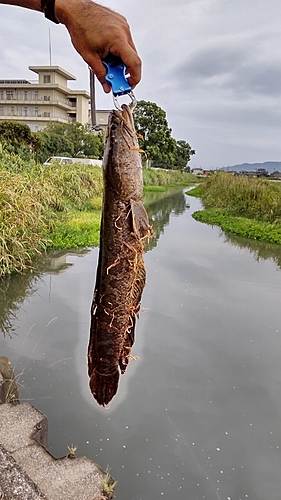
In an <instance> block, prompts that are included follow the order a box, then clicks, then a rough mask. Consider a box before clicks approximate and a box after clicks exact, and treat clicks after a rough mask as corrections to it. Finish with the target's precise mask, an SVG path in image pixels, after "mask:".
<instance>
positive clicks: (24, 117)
mask: <svg viewBox="0 0 281 500" xmlns="http://www.w3.org/2000/svg"><path fill="white" fill-rule="evenodd" d="M29 69H30V70H31V71H33V72H34V73H36V74H37V75H38V79H37V80H36V81H34V80H33V81H29V80H1V79H0V121H4V120H13V121H19V122H20V123H25V124H26V125H28V126H29V127H30V129H31V130H32V131H33V132H36V131H39V130H42V129H43V128H44V127H45V126H46V125H47V123H48V122H50V121H57V122H62V123H68V122H80V123H83V124H86V123H89V99H90V94H89V93H88V92H87V91H86V90H71V89H70V88H69V87H68V86H67V82H68V81H69V80H76V78H75V76H73V75H72V74H71V73H68V72H67V71H65V70H64V69H62V68H60V67H59V66H29Z"/></svg>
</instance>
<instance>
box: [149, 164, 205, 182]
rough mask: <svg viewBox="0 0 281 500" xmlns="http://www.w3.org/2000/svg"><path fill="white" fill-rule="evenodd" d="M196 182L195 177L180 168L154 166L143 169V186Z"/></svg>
mask: <svg viewBox="0 0 281 500" xmlns="http://www.w3.org/2000/svg"><path fill="white" fill-rule="evenodd" d="M195 182H197V180H196V177H195V176H194V175H192V174H189V173H188V172H181V171H180V170H163V169H155V168H144V169H143V183H144V186H166V185H168V184H169V185H181V186H188V185H189V184H193V183H195Z"/></svg>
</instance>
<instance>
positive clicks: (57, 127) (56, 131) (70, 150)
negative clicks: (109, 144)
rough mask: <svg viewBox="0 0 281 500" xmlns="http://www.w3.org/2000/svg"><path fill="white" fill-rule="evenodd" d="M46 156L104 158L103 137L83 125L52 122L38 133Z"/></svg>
mask: <svg viewBox="0 0 281 500" xmlns="http://www.w3.org/2000/svg"><path fill="white" fill-rule="evenodd" d="M38 135H39V136H40V138H41V141H42V149H44V150H45V152H46V153H47V152H48V154H45V156H47V157H48V156H74V157H87V158H89V157H92V158H102V155H103V137H102V135H101V134H99V135H94V134H93V132H92V131H91V128H90V127H89V126H88V125H82V123H78V122H73V123H57V122H50V123H48V125H47V127H46V128H45V129H44V130H43V131H42V132H38Z"/></svg>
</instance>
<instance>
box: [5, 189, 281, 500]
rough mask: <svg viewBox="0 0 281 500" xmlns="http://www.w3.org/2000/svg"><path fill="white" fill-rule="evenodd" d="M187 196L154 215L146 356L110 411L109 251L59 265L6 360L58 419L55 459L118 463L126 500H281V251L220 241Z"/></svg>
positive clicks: (24, 316) (143, 334) (23, 314)
mask: <svg viewBox="0 0 281 500" xmlns="http://www.w3.org/2000/svg"><path fill="white" fill-rule="evenodd" d="M162 196H163V195H162V194H161V197H162ZM175 196H176V199H175V200H174V201H172V200H170V202H169V203H170V207H171V210H170V212H169V211H167V210H166V208H164V209H163V213H162V208H161V207H160V206H159V205H158V204H157V203H156V200H155V199H153V200H151V203H148V205H147V208H148V210H150V208H151V207H152V206H153V204H154V206H155V210H152V209H151V211H150V216H151V218H153V216H155V220H156V226H155V232H156V233H157V234H158V237H159V235H161V239H160V241H159V245H158V246H157V247H156V248H155V247H154V249H153V251H150V252H148V253H147V254H146V256H145V261H146V267H147V276H148V279H147V282H148V283H147V287H146V289H145V292H144V297H143V307H144V308H145V309H146V312H142V313H141V315H140V319H139V322H138V325H137V335H136V344H135V346H134V352H133V354H135V355H137V356H138V357H139V359H138V360H137V361H134V362H132V363H130V365H129V367H128V373H127V374H126V378H125V380H124V381H123V384H121V387H120V390H119V391H118V394H117V396H116V400H114V401H113V403H112V406H111V407H110V408H109V409H107V410H104V409H100V408H99V407H98V405H97V404H96V403H95V401H93V398H92V395H91V393H90V391H89V389H88V376H87V360H86V348H87V343H88V332H89V316H90V315H89V309H90V301H91V297H92V291H93V285H94V280H95V271H96V264H97V257H98V249H92V250H91V251H89V252H88V253H87V254H85V255H84V256H83V258H81V257H79V256H76V255H73V254H71V255H69V256H67V257H66V258H65V259H64V257H63V256H62V255H59V256H58V260H57V262H56V261H53V262H52V263H51V264H50V265H49V270H50V273H48V275H47V277H46V275H44V274H43V275H40V278H41V280H40V281H38V282H37V285H38V288H37V291H36V292H35V293H34V294H33V295H30V296H28V298H27V300H26V301H25V302H24V303H22V304H21V307H20V309H19V311H18V313H19V323H18V328H17V334H18V336H13V337H12V339H10V338H9V337H6V338H5V339H3V338H0V347H1V351H0V354H1V355H5V356H7V357H9V358H10V359H11V361H12V363H13V366H15V365H16V370H15V373H16V374H17V373H19V371H21V372H23V378H22V377H21V379H20V382H21V387H20V391H21V393H23V399H26V398H27V399H29V398H31V400H32V403H33V404H34V405H35V406H37V407H38V408H39V409H40V410H41V411H42V412H43V413H45V414H47V415H48V419H49V431H50V432H49V437H50V449H51V452H52V453H53V454H54V455H56V456H61V455H63V454H64V453H66V452H67V446H69V445H71V443H73V444H74V445H78V452H79V453H78V454H79V455H86V456H89V457H90V458H91V459H93V460H95V461H96V462H97V463H99V464H100V465H101V466H102V467H103V468H104V469H105V468H106V466H107V465H109V466H110V468H111V472H112V475H113V476H114V477H115V478H116V479H117V480H118V485H117V490H116V494H117V499H120V500H161V499H162V498H164V499H165V498H166V499H174V498H175V499H176V500H186V499H188V500H218V499H221V500H223V499H224V500H226V499H231V500H239V499H240V498H241V499H246V498H248V499H249V500H250V499H252V500H269V499H270V500H280V489H281V479H280V463H281V458H280V457H281V456H280V450H281V438H280V436H281V424H280V422H281V396H280V394H281V392H280V387H281V369H280V353H281V336H280V322H281V317H280V287H281V282H280V281H281V274H280V273H279V272H277V270H276V266H277V268H279V262H280V260H279V253H278V252H277V253H276V251H277V250H278V249H277V248H276V247H273V246H272V248H271V249H270V245H264V244H260V243H257V242H249V241H246V240H244V241H243V240H240V239H237V238H236V237H234V238H232V237H231V240H230V239H229V238H230V237H229V236H227V237H226V238H225V239H223V238H220V237H219V230H218V228H212V227H210V226H207V225H205V224H201V223H198V222H196V221H194V220H193V219H192V217H190V213H191V211H192V210H193V209H194V210H196V209H198V204H199V202H198V200H196V199H193V198H192V199H191V200H190V204H191V210H190V211H187V210H186V203H185V201H184V200H185V197H184V195H183V196H182V195H181V194H180V197H178V194H175ZM177 200H181V201H179V202H178V201H177ZM183 201H184V203H183ZM178 203H179V205H177V204H178ZM177 206H179V209H177V208H176V207H177ZM176 210H179V213H180V216H177V217H174V216H171V215H172V214H173V213H174V214H175V213H176ZM165 221H168V222H167V223H165ZM158 222H159V225H158V229H157V223H158ZM156 240H157V238H156ZM238 240H239V241H238ZM249 244H250V246H249ZM245 245H246V246H245ZM245 250H246V251H245ZM253 257H254V258H253ZM52 258H53V257H52ZM265 258H266V260H264V259H265ZM271 260H272V261H274V263H273V262H271ZM63 270H64V272H61V271H63ZM50 280H51V282H52V283H51V290H50V286H49V283H50ZM10 290H11V289H10ZM14 292H15V297H16V296H17V290H16V286H15V287H14ZM21 293H22V294H23V292H21ZM29 332H30V333H29ZM27 334H28V335H27ZM22 386H24V387H25V389H24V390H23V389H22ZM114 399H115V398H114Z"/></svg>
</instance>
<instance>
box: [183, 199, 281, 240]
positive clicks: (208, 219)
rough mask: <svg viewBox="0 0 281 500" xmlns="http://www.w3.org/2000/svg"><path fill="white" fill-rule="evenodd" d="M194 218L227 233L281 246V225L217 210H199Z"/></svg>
mask: <svg viewBox="0 0 281 500" xmlns="http://www.w3.org/2000/svg"><path fill="white" fill-rule="evenodd" d="M192 216H193V217H194V219H195V220H197V221H199V222H204V223H206V224H209V225H211V226H219V227H221V229H222V230H223V231H225V232H226V233H233V234H237V235H239V236H244V237H245V238H251V239H254V240H260V241H267V242H269V243H277V244H279V245H281V225H277V224H272V223H269V222H262V221H258V220H255V219H249V218H246V217H237V216H232V215H230V214H229V213H228V212H224V211H223V210H221V209H216V208H208V209H206V210H198V211H197V212H194V213H193V214H192Z"/></svg>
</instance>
